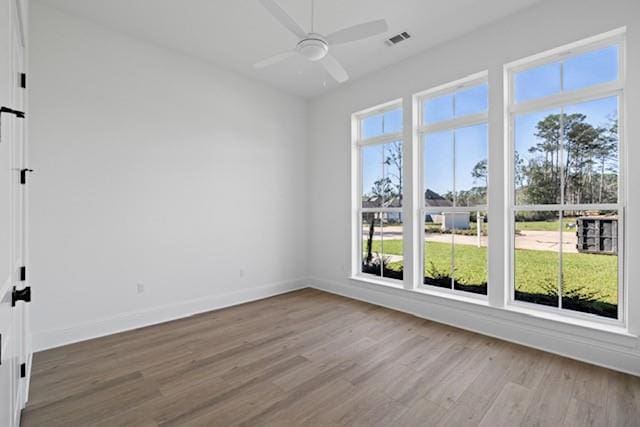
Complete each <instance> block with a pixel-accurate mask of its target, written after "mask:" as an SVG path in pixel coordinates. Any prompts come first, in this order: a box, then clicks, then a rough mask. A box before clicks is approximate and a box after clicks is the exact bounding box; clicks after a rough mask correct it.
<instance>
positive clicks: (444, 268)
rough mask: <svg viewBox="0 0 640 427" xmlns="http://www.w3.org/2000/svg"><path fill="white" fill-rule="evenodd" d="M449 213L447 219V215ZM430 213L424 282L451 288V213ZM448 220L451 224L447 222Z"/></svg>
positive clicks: (425, 248)
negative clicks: (449, 227)
mask: <svg viewBox="0 0 640 427" xmlns="http://www.w3.org/2000/svg"><path fill="white" fill-rule="evenodd" d="M447 215H449V218H448V219H447V218H446V216H447ZM447 215H445V214H442V213H435V212H434V213H428V214H427V215H426V216H425V222H424V228H425V237H424V283H425V285H430V286H437V287H440V288H447V289H451V287H452V277H451V267H452V265H453V234H452V233H451V229H447V228H446V227H447V225H449V226H450V225H451V222H452V221H451V217H450V216H451V214H447ZM447 222H448V223H449V224H447Z"/></svg>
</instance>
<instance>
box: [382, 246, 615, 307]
mask: <svg viewBox="0 0 640 427" xmlns="http://www.w3.org/2000/svg"><path fill="white" fill-rule="evenodd" d="M381 249H382V248H381V245H380V241H374V242H373V251H374V252H377V253H380V252H381ZM384 254H385V255H402V240H387V241H385V242H384ZM454 254H455V265H456V268H455V271H454V272H453V277H454V279H455V280H456V283H459V284H462V285H465V286H466V287H473V286H476V287H482V286H484V287H485V288H486V281H487V278H486V275H487V270H486V265H487V259H486V248H478V247H476V246H473V245H455V247H454ZM558 265H559V262H558V254H557V253H555V252H552V251H536V250H529V249H516V253H515V278H516V291H517V292H518V293H519V295H521V296H523V297H522V298H519V299H525V300H527V301H532V300H535V302H540V303H542V304H545V302H544V301H542V300H543V299H545V298H546V301H547V302H546V303H549V304H553V305H556V302H557V295H555V296H554V294H553V292H555V290H556V289H557V283H558V277H559V271H558V268H559V267H558ZM389 268H391V269H395V268H401V263H398V262H395V263H390V264H389ZM563 269H564V271H563V279H564V280H563V282H564V283H563V290H564V292H563V293H564V295H565V297H564V298H563V305H565V306H569V302H570V301H567V304H565V303H564V299H570V298H575V299H577V300H580V301H583V302H581V303H580V304H587V303H585V302H584V301H587V300H588V301H589V302H588V307H587V306H585V307H583V308H585V309H584V310H583V309H581V308H580V307H578V308H577V309H578V310H579V311H588V312H594V310H595V311H596V312H599V310H605V308H606V309H607V310H609V311H610V310H614V309H615V306H616V305H617V302H618V277H617V271H618V258H617V257H616V256H610V255H595V254H582V253H565V254H563ZM425 277H428V278H431V279H436V281H437V280H438V279H440V280H443V282H444V281H446V280H449V283H450V279H449V278H450V277H451V245H450V244H448V243H440V242H425ZM469 290H470V291H472V292H473V291H474V290H473V288H471V289H469ZM481 291H482V289H480V288H478V290H477V293H483V292H481ZM537 297H541V298H542V299H541V300H540V301H538V300H536V298H537ZM554 301H555V302H554ZM603 307H604V308H603Z"/></svg>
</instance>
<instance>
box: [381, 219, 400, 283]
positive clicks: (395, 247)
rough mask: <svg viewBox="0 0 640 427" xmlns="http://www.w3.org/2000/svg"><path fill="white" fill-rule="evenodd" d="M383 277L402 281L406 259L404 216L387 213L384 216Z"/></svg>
mask: <svg viewBox="0 0 640 427" xmlns="http://www.w3.org/2000/svg"><path fill="white" fill-rule="evenodd" d="M382 260H383V266H384V268H383V271H382V275H383V276H384V277H387V278H390V279H397V280H402V277H403V269H404V259H403V256H402V214H401V213H400V212H385V213H383V214H382Z"/></svg>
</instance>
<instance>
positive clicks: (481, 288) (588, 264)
mask: <svg viewBox="0 0 640 427" xmlns="http://www.w3.org/2000/svg"><path fill="white" fill-rule="evenodd" d="M624 52H625V49H624V31H622V30H616V31H614V32H611V33H608V34H606V35H603V36H597V37H593V38H591V39H589V40H585V41H583V42H579V43H573V44H572V45H570V46H565V47H562V48H558V49H554V50H552V51H549V52H545V53H542V54H538V55H535V56H532V57H529V58H525V59H522V60H518V61H515V62H513V63H510V64H507V65H504V68H503V70H502V71H504V73H503V74H501V75H499V76H498V75H490V74H489V72H488V71H485V72H481V73H477V74H474V75H472V76H469V77H466V78H463V79H459V80H456V81H452V82H450V83H445V84H442V85H440V86H438V87H435V88H431V89H428V90H426V91H424V92H420V93H417V94H413V95H411V97H410V98H411V99H402V100H397V101H394V102H392V103H388V104H385V105H382V106H378V107H374V108H371V109H368V110H365V111H363V112H359V113H354V114H353V115H352V165H353V170H352V180H353V183H354V185H353V188H352V195H353V198H352V214H353V216H352V232H353V234H352V236H353V237H352V252H351V253H350V256H351V267H352V269H351V271H352V273H353V274H352V275H353V276H358V277H357V278H359V279H364V280H365V281H367V280H368V281H369V282H370V283H375V284H382V285H385V284H389V283H388V282H387V283H380V282H381V281H392V284H393V285H395V286H396V287H399V285H400V284H401V285H402V287H403V288H404V289H406V290H411V291H415V292H421V293H423V294H429V295H430V297H431V296H436V297H437V298H449V299H454V300H457V301H468V300H469V299H472V298H473V299H475V301H474V303H475V304H476V305H477V306H484V305H488V306H491V307H493V308H497V309H501V310H505V311H510V312H518V313H526V314H527V315H535V316H538V317H544V318H546V319H564V320H565V321H567V322H569V323H579V324H582V325H585V326H586V325H590V326H593V322H596V323H599V324H603V323H604V324H606V325H607V326H606V328H616V327H625V326H627V325H629V323H630V322H631V323H633V319H631V321H630V320H629V314H628V312H626V313H625V310H624V307H625V304H623V302H624V301H627V302H628V301H630V300H631V298H632V297H629V296H628V295H627V294H628V293H629V292H633V291H632V290H631V289H629V288H628V286H626V285H625V277H624V274H623V273H624V271H625V270H624V266H623V263H624V260H625V257H624V253H623V252H624V249H625V210H626V207H627V205H626V203H627V201H626V200H625V194H627V193H625V189H624V186H625V182H626V181H625V162H624V158H625V140H624V126H623V121H624V114H623V107H624V105H625V103H624V96H625V94H624V82H625V76H624V63H625V61H624V57H623V56H624ZM487 65H491V64H487ZM497 65H498V64H493V65H491V66H492V69H495V66H497ZM500 65H502V64H500ZM501 79H503V81H502V80H501ZM489 81H491V82H495V83H494V84H492V85H491V86H490V85H489V83H488V82H489ZM502 89H504V91H503V90H502ZM490 94H492V95H491V96H490ZM490 98H491V99H492V102H491V105H492V106H496V107H497V108H493V109H491V108H490V107H489V105H490V102H489V99H490ZM500 100H503V104H499V101H500ZM403 107H404V111H403ZM403 116H404V119H403ZM408 117H411V120H408ZM490 136H493V138H491V137H490ZM490 148H491V149H490ZM631 167H633V165H631ZM490 177H491V180H490V179H489V178H490ZM490 181H491V183H492V185H489V182H490ZM628 190H630V192H629V193H628V194H631V195H632V194H633V192H632V190H633V189H632V188H629V189H628ZM495 203H497V204H498V205H496V204H495ZM490 220H491V224H492V232H491V239H490V238H489V224H490ZM489 241H491V245H489ZM629 243H630V242H629V241H628V240H627V244H629ZM631 243H633V242H631ZM633 244H635V243H633ZM489 273H491V274H489ZM489 277H491V280H490V278H489ZM371 279H375V280H371ZM430 297H429V298H430ZM509 316H511V315H509ZM514 316H519V315H517V314H516V315H514ZM597 327H598V328H601V325H598V326H597Z"/></svg>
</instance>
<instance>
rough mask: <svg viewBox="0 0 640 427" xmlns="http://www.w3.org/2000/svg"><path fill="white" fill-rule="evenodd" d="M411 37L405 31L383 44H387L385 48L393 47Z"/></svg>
mask: <svg viewBox="0 0 640 427" xmlns="http://www.w3.org/2000/svg"><path fill="white" fill-rule="evenodd" d="M410 37H411V35H410V34H409V33H407V32H406V31H403V32H401V33H400V34H396V35H395V36H393V37H390V38H388V39H387V40H386V41H385V43H387V46H393V45H396V44H398V43H400V42H402V41H405V40H406V39H408V38H410Z"/></svg>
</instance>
